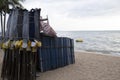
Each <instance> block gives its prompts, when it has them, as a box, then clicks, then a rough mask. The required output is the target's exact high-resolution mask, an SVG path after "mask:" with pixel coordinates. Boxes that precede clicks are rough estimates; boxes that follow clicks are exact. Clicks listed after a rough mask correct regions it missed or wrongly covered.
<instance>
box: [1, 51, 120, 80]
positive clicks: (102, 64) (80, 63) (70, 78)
mask: <svg viewBox="0 0 120 80" xmlns="http://www.w3.org/2000/svg"><path fill="white" fill-rule="evenodd" d="M2 58H3V53H2V52H1V51H0V68H1V65H2ZM75 60H76V63H75V64H72V65H69V66H66V67H62V68H59V69H55V70H51V71H47V72H44V73H37V75H38V76H39V77H37V80H120V57H117V56H111V55H102V54H96V53H90V52H89V53H88V52H76V53H75ZM0 80H1V79H0Z"/></svg>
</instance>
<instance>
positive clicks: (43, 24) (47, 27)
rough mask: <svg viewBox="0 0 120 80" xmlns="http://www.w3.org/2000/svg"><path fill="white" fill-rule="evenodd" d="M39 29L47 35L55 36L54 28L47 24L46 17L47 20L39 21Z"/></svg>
mask: <svg viewBox="0 0 120 80" xmlns="http://www.w3.org/2000/svg"><path fill="white" fill-rule="evenodd" d="M40 24H41V26H40V30H41V32H43V33H45V34H46V35H48V36H53V37H56V32H55V31H54V29H53V28H52V27H51V26H50V25H49V21H48V19H47V22H44V21H40Z"/></svg>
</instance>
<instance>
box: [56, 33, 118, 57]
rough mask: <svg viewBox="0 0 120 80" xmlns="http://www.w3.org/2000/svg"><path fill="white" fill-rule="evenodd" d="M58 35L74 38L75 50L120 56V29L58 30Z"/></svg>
mask: <svg viewBox="0 0 120 80" xmlns="http://www.w3.org/2000/svg"><path fill="white" fill-rule="evenodd" d="M57 36H59V37H69V38H72V39H74V50H75V51H85V52H96V53H100V54H112V55H119V56H120V31H57ZM77 39H80V40H83V42H76V40H77Z"/></svg>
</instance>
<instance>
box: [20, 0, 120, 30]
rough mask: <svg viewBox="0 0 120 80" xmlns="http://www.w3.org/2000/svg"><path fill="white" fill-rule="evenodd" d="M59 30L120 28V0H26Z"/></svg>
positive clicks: (30, 6) (25, 4) (29, 6)
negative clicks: (39, 9)
mask: <svg viewBox="0 0 120 80" xmlns="http://www.w3.org/2000/svg"><path fill="white" fill-rule="evenodd" d="M22 4H23V6H24V7H25V8H27V9H31V8H41V16H43V18H45V17H46V15H48V18H49V22H50V25H51V26H52V27H53V29H55V30H57V31H73V30H74V31H78V30H79V31H80V30H120V5H119V4H120V0H26V1H25V2H23V3H22Z"/></svg>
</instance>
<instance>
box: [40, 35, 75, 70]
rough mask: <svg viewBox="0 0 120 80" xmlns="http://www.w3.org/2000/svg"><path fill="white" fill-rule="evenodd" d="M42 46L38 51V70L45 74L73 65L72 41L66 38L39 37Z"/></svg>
mask: <svg viewBox="0 0 120 80" xmlns="http://www.w3.org/2000/svg"><path fill="white" fill-rule="evenodd" d="M40 38H41V40H40V41H41V43H42V46H41V47H40V48H39V50H38V70H39V71H41V72H45V71H48V70H52V69H57V68H60V67H64V66H66V65H69V64H74V63H75V57H74V41H73V39H70V38H66V37H51V36H46V35H45V34H41V35H40Z"/></svg>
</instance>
